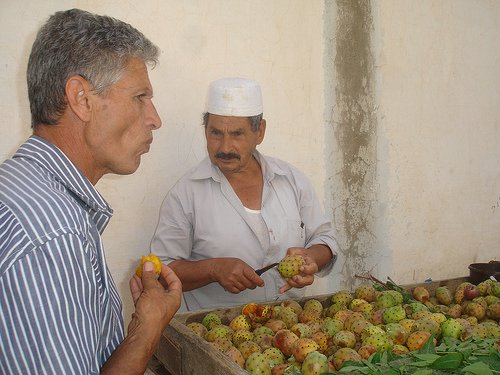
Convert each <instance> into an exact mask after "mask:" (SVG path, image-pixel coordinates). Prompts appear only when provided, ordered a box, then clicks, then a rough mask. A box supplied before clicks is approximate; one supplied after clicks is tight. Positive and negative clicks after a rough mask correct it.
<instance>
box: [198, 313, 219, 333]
mask: <svg viewBox="0 0 500 375" xmlns="http://www.w3.org/2000/svg"><path fill="white" fill-rule="evenodd" d="M201 323H202V324H203V325H204V326H205V327H206V328H207V329H208V330H211V329H212V328H213V327H215V326H218V325H221V324H222V321H221V318H220V317H219V315H217V314H216V313H213V312H210V313H208V314H206V315H205V316H204V317H203V319H202V321H201Z"/></svg>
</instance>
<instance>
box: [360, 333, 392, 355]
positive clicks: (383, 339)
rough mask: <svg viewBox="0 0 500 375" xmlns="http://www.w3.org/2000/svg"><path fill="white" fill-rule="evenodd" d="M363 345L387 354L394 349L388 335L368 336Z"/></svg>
mask: <svg viewBox="0 0 500 375" xmlns="http://www.w3.org/2000/svg"><path fill="white" fill-rule="evenodd" d="M363 345H371V346H373V347H374V348H375V349H377V351H378V352H385V351H388V350H390V349H391V348H392V345H393V342H392V340H391V339H390V337H389V336H388V335H387V333H385V332H384V333H380V334H374V335H370V336H368V337H367V338H366V339H365V340H363Z"/></svg>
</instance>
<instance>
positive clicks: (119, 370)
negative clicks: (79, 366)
mask: <svg viewBox="0 0 500 375" xmlns="http://www.w3.org/2000/svg"><path fill="white" fill-rule="evenodd" d="M161 333H162V332H161V330H159V329H158V327H146V326H144V325H141V324H140V323H139V322H138V321H137V320H136V319H135V318H134V317H133V318H132V321H131V323H130V325H129V332H128V335H127V337H125V339H124V340H123V342H122V343H121V344H120V345H119V346H118V347H117V348H116V349H115V351H114V352H113V353H112V354H111V357H109V359H108V361H107V362H106V363H105V364H104V366H103V367H102V369H101V375H115V374H116V375H135V374H138V375H139V374H140V375H142V374H144V372H145V371H146V368H147V366H148V362H149V360H150V358H151V356H152V355H153V353H154V351H155V349H156V347H157V345H158V343H159V341H160V336H161Z"/></svg>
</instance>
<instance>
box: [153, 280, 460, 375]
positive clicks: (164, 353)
mask: <svg viewBox="0 0 500 375" xmlns="http://www.w3.org/2000/svg"><path fill="white" fill-rule="evenodd" d="M467 280H468V278H466V277H460V278H456V279H448V280H440V281H433V282H426V283H420V284H411V285H405V286H404V287H405V289H406V290H408V291H411V290H412V289H413V288H414V287H415V286H418V285H424V286H425V287H426V288H427V289H428V290H429V292H430V293H431V294H433V293H434V291H435V290H436V288H438V287H439V286H448V287H449V288H450V289H451V290H454V289H455V288H456V287H457V286H458V285H459V284H460V283H462V282H464V281H467ZM330 297H331V294H325V295H319V296H308V297H304V298H301V299H298V300H297V301H298V302H299V303H300V304H301V305H303V303H304V302H305V301H307V300H308V299H312V298H315V299H318V300H319V301H320V302H321V303H322V304H323V305H324V306H325V307H327V306H329V303H330ZM277 303H281V301H280V302H277ZM267 304H270V305H273V303H269V302H267ZM208 312H215V313H217V315H219V316H220V317H221V319H222V322H223V323H224V324H228V323H229V322H230V321H231V319H232V318H234V317H235V316H237V315H239V314H240V313H241V306H237V307H232V308H223V309H216V310H210V309H207V310H198V311H193V312H187V313H180V314H176V315H175V317H174V319H172V321H171V322H170V325H169V326H168V327H167V329H166V330H165V332H164V333H163V336H162V338H161V341H160V344H159V346H158V348H157V350H156V352H155V357H154V358H153V360H152V364H151V366H150V368H151V369H152V370H153V371H154V372H155V373H156V374H158V375H203V374H211V375H248V372H247V371H245V370H243V369H242V368H241V367H239V366H238V365H237V364H235V363H233V362H231V361H230V360H229V359H228V358H227V357H226V356H225V355H224V354H223V353H221V352H219V351H218V350H216V349H215V348H213V347H212V345H210V344H209V343H208V342H207V341H205V340H204V339H202V338H201V337H199V336H197V335H196V334H194V333H193V332H192V331H191V329H190V328H188V327H187V326H186V325H187V324H189V323H191V322H201V320H202V319H203V317H204V316H205V315H206V314H207V313H208ZM153 367H154V369H153Z"/></svg>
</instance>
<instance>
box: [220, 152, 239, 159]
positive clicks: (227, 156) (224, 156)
mask: <svg viewBox="0 0 500 375" xmlns="http://www.w3.org/2000/svg"><path fill="white" fill-rule="evenodd" d="M215 157H216V158H217V159H224V160H229V159H238V160H240V155H238V154H236V153H234V152H230V153H227V154H226V153H225V152H218V153H216V154H215Z"/></svg>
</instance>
